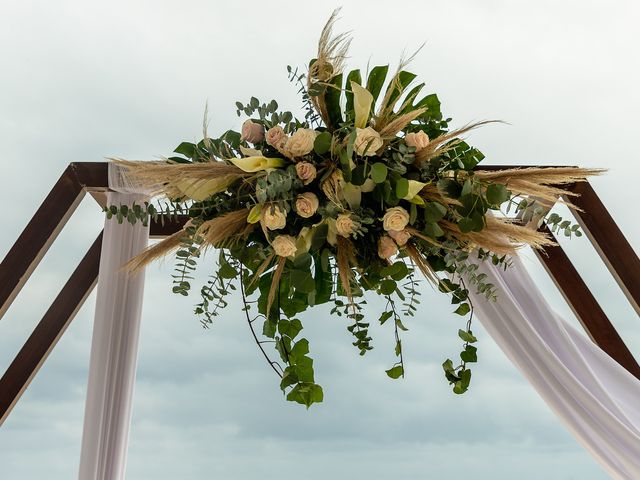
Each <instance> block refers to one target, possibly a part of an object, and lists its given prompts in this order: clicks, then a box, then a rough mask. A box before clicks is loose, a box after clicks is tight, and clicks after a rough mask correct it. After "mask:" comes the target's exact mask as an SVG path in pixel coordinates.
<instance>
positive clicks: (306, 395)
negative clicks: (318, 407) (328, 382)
mask: <svg viewBox="0 0 640 480" xmlns="http://www.w3.org/2000/svg"><path fill="white" fill-rule="evenodd" d="M323 398H324V394H323V392H322V387H321V386H320V385H317V384H315V383H298V384H297V385H296V386H295V387H293V389H292V390H291V391H290V392H289V394H288V395H287V400H289V401H290V402H297V403H301V404H302V405H305V406H306V407H307V408H309V407H310V406H311V405H313V404H314V403H319V402H322V400H323Z"/></svg>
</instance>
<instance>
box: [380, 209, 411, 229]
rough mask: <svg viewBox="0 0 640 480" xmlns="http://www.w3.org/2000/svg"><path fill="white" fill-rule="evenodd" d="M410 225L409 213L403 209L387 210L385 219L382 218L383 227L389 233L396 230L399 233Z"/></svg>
mask: <svg viewBox="0 0 640 480" xmlns="http://www.w3.org/2000/svg"><path fill="white" fill-rule="evenodd" d="M408 223H409V213H408V212H407V211H406V210H405V209H404V208H402V207H392V208H387V211H386V213H385V214H384V217H382V227H383V228H384V229H385V230H386V231H387V232H388V231H390V230H395V231H396V232H399V231H400V230H404V227H406V226H407V224H408Z"/></svg>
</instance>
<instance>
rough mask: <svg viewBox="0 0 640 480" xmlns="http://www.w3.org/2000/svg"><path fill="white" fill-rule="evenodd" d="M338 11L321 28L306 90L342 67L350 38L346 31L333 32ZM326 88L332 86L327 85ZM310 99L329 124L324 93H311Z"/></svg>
mask: <svg viewBox="0 0 640 480" xmlns="http://www.w3.org/2000/svg"><path fill="white" fill-rule="evenodd" d="M339 13H340V9H339V8H337V9H335V10H334V11H333V13H332V14H331V17H329V20H328V21H327V23H326V24H325V26H324V28H323V29H322V33H321V34H320V39H319V40H318V55H317V57H316V60H315V62H313V65H311V66H310V67H309V74H308V75H307V90H309V89H311V87H312V86H313V85H314V84H316V83H320V84H325V85H326V84H327V83H328V82H329V81H330V80H331V79H332V78H333V77H335V76H336V75H338V74H340V72H342V70H343V68H344V61H345V59H346V58H347V53H348V51H349V46H350V44H351V38H350V37H349V33H348V32H345V33H340V34H338V35H334V33H333V26H334V24H335V23H336V21H337V20H338V14H339ZM327 88H332V87H331V86H327ZM310 100H311V103H312V104H313V106H314V107H315V109H316V110H317V111H318V113H319V114H320V117H321V118H322V120H323V121H324V123H325V125H329V114H328V112H327V106H326V104H325V101H324V95H312V96H310Z"/></svg>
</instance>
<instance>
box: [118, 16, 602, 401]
mask: <svg viewBox="0 0 640 480" xmlns="http://www.w3.org/2000/svg"><path fill="white" fill-rule="evenodd" d="M335 20H336V12H334V14H333V15H332V16H331V18H330V20H329V22H328V23H327V25H326V26H325V28H324V30H323V31H322V34H321V37H320V41H319V46H318V53H317V56H316V58H314V59H313V60H311V62H310V63H309V67H308V71H307V72H306V73H300V72H299V71H298V70H297V69H292V68H291V67H288V73H289V79H290V81H291V82H293V83H294V84H296V85H297V87H298V88H299V93H300V94H301V96H302V101H303V104H304V108H305V116H304V118H303V119H298V118H296V117H295V116H294V115H293V114H292V113H291V112H288V111H284V112H283V111H280V110H279V107H278V104H277V102H275V101H271V102H270V103H261V102H260V101H259V100H258V99H256V98H251V100H250V101H249V103H248V104H243V103H242V102H237V103H236V107H237V113H238V115H239V116H240V115H246V116H247V117H249V119H248V120H246V121H245V122H244V123H243V124H242V131H241V132H235V131H231V130H229V131H227V132H225V133H224V134H223V135H222V136H220V137H219V138H215V139H214V138H210V137H209V136H208V134H207V131H206V130H207V129H206V121H205V128H204V139H203V140H202V141H200V142H199V143H197V144H194V143H187V142H185V143H181V144H180V145H179V146H178V147H177V148H176V150H175V152H176V153H177V154H178V156H173V157H170V158H168V159H166V160H163V161H154V162H129V161H122V160H117V162H118V163H119V164H120V165H122V166H123V167H124V168H125V169H126V174H127V176H128V177H129V178H130V179H131V180H132V181H137V182H138V183H140V184H142V185H144V186H146V187H147V188H149V189H150V190H151V191H152V193H153V195H154V196H158V197H161V198H163V199H164V200H163V201H162V202H161V203H159V204H155V205H154V204H153V203H145V204H144V205H133V206H116V205H113V206H108V207H107V208H106V209H105V211H106V214H107V216H108V217H116V218H117V219H118V220H119V221H124V220H125V219H126V220H128V221H130V222H132V223H134V222H136V221H143V222H148V221H149V217H152V218H154V220H158V219H160V220H162V219H164V218H167V217H172V216H176V215H181V214H182V215H187V216H188V221H187V222H186V224H185V226H184V228H183V229H182V230H181V231H179V232H178V233H176V234H174V235H172V236H170V237H168V238H166V239H164V240H163V241H161V242H160V243H157V244H155V245H153V246H151V247H150V248H148V249H147V250H146V251H145V252H143V253H142V254H141V255H139V256H138V257H136V258H134V259H132V260H131V261H130V262H129V264H128V268H129V269H131V270H133V271H135V270H137V269H139V268H142V267H144V266H145V265H147V264H148V263H149V262H151V261H153V260H155V259H157V258H160V257H163V256H165V255H166V254H168V253H170V252H175V256H176V259H177V263H176V272H175V274H174V275H173V292H175V293H177V294H180V295H188V293H189V292H190V290H191V283H190V281H191V280H192V279H193V275H192V274H193V271H194V270H195V269H196V266H197V261H198V258H199V257H200V256H201V255H202V253H203V252H204V251H205V250H206V249H208V248H215V249H217V251H218V263H217V267H216V269H215V271H214V272H213V273H212V275H211V277H210V279H209V281H208V282H207V284H206V285H204V286H202V288H201V289H200V292H199V293H200V297H201V298H200V301H199V303H198V304H197V305H196V307H195V314H196V315H198V316H199V317H200V318H201V320H202V322H203V325H205V326H208V325H209V324H211V323H212V322H213V319H214V318H215V317H216V316H218V315H219V314H220V311H221V309H223V308H224V307H225V306H227V300H226V297H227V295H228V294H229V293H230V292H233V291H238V290H239V293H240V294H241V298H242V301H243V304H244V307H243V311H244V316H245V317H246V320H247V322H248V324H249V326H250V327H251V332H252V334H253V337H254V339H255V341H256V344H257V345H258V347H259V348H260V350H261V352H262V354H263V355H264V356H265V358H266V359H267V362H268V363H269V365H270V366H271V367H272V368H273V370H274V371H275V372H276V374H277V375H278V376H279V377H280V388H281V389H282V390H283V392H285V393H286V398H287V399H288V400H291V401H295V402H298V403H301V404H304V405H306V406H307V407H309V406H310V405H311V404H313V403H315V402H320V401H322V399H323V391H322V388H321V387H320V385H318V384H317V383H316V380H315V377H314V370H313V360H312V359H311V357H310V356H309V342H308V341H307V339H305V338H301V336H300V332H301V330H302V328H303V325H302V323H301V321H300V320H299V319H298V318H297V315H298V314H300V313H301V312H303V311H305V310H307V309H308V308H310V307H314V306H316V305H321V304H325V303H332V304H333V308H332V310H331V312H332V314H335V315H338V316H342V317H344V318H346V320H347V321H348V325H347V329H348V331H349V332H350V333H351V334H352V335H353V345H354V346H355V347H356V349H357V350H358V351H359V353H360V354H361V355H364V354H365V353H366V352H367V351H369V350H371V349H372V348H373V345H372V338H371V336H370V333H369V325H370V320H369V319H370V318H371V317H370V316H369V315H370V314H368V313H365V306H366V301H365V297H364V294H365V292H372V293H373V294H375V295H379V296H381V297H383V298H384V299H385V300H386V308H385V310H384V311H383V312H379V314H376V317H377V321H378V322H379V323H380V324H390V325H391V329H392V330H393V335H394V336H395V340H396V342H395V345H396V346H395V352H394V353H395V360H394V362H393V364H392V365H391V366H390V368H389V369H388V370H387V371H386V373H387V375H388V376H389V377H391V378H394V379H396V378H399V377H402V376H404V371H405V365H404V359H403V354H402V341H401V332H403V331H405V330H407V329H406V327H405V325H404V323H403V320H402V317H413V316H414V315H416V314H418V313H419V312H420V310H419V308H420V307H419V304H420V300H419V297H420V291H419V286H418V283H419V281H420V279H419V276H422V277H424V278H426V279H427V280H429V281H431V282H433V283H434V284H435V285H437V286H438V288H439V289H440V291H442V292H443V293H445V294H447V295H450V297H451V302H452V304H454V305H455V307H454V308H455V313H456V314H458V315H461V316H464V317H466V318H467V322H466V324H465V325H464V326H463V328H460V329H459V331H458V335H459V337H460V340H461V343H462V351H461V352H460V355H459V357H460V360H459V361H457V362H454V361H453V360H450V359H448V360H446V361H445V362H444V364H443V369H444V374H445V377H446V379H447V380H448V381H449V382H450V383H451V384H452V385H453V391H454V392H455V393H457V394H461V393H464V392H465V391H467V389H468V388H469V385H470V380H471V369H470V364H471V363H473V362H476V361H477V350H476V347H475V346H474V343H475V342H476V338H475V337H474V335H473V332H472V329H471V319H472V315H473V305H472V304H471V302H470V300H469V296H468V294H469V289H470V288H474V289H476V290H477V291H478V292H480V293H482V294H484V295H485V296H486V298H487V300H488V301H495V300H496V298H497V292H496V289H495V287H494V285H492V284H491V283H488V282H487V279H486V276H485V275H484V274H480V273H478V263H479V262H483V261H491V262H493V263H494V264H496V265H502V266H504V267H505V268H507V267H508V265H509V255H510V254H513V253H514V252H515V250H516V249H517V248H519V247H520V246H523V245H529V246H532V247H534V248H542V247H544V246H547V245H550V244H552V241H551V240H550V239H549V238H547V236H546V235H545V234H544V233H541V232H539V231H538V230H537V228H536V227H537V226H539V225H541V224H542V222H546V223H547V224H550V225H551V226H552V227H553V228H554V229H555V230H557V229H561V230H562V231H564V233H565V235H567V236H571V235H573V234H575V235H577V236H580V235H581V232H580V230H579V228H578V226H577V225H572V224H571V223H570V222H569V221H567V220H563V219H561V218H560V217H559V216H558V215H556V214H551V215H548V214H547V213H546V212H547V209H546V208H545V207H546V206H548V205H550V204H553V203H555V201H556V200H557V199H558V197H559V196H560V195H563V196H566V195H570V193H569V192H567V191H565V190H563V189H562V187H561V185H562V184H566V183H569V182H574V181H580V180H584V179H585V177H586V176H588V175H592V174H596V173H598V171H596V170H586V169H580V168H528V169H510V170H501V171H500V170H495V171H491V170H490V171H486V170H484V171H483V170H482V169H480V168H478V164H479V162H480V161H481V160H482V159H483V158H484V155H483V154H482V153H481V152H480V151H478V150H477V149H476V148H474V147H472V146H470V145H468V144H467V143H466V142H465V141H463V140H462V139H461V135H463V134H464V133H466V132H468V131H469V130H471V129H473V128H476V127H478V126H480V125H482V124H484V123H487V122H480V123H475V124H470V125H467V126H464V127H462V128H459V129H455V130H450V129H449V123H450V119H445V118H443V115H442V113H441V111H440V102H439V100H438V97H437V96H436V95H435V94H430V95H426V96H421V92H422V89H423V87H424V83H420V84H417V85H415V86H414V85H413V84H414V80H415V78H416V75H414V74H413V73H410V72H408V71H406V70H405V67H406V65H407V63H408V62H401V63H400V66H399V68H398V69H397V70H396V71H395V72H394V73H391V74H390V72H389V67H388V65H387V66H376V67H374V68H372V69H371V70H370V71H369V72H368V73H367V74H366V75H363V74H362V73H361V71H360V70H357V69H356V70H351V71H349V72H346V71H345V69H344V63H345V57H346V53H347V48H348V46H349V42H350V39H349V37H348V36H347V35H346V34H341V35H333V33H332V26H333V24H334V22H335ZM205 118H206V115H205ZM511 207H513V208H514V209H515V210H514V211H515V212H516V213H518V216H517V219H514V218H513V217H511V218H510V217H508V216H507V215H503V214H501V213H500V212H501V208H506V210H507V211H508V210H509V209H510V208H511ZM503 213H504V212H503ZM257 320H261V322H260V323H261V324H262V326H261V334H262V336H263V337H264V338H263V339H262V340H261V339H260V336H259V333H258V332H257V331H256V328H255V327H256V325H259V323H257ZM269 344H273V345H274V346H275V350H274V351H273V355H277V356H278V357H279V361H276V360H273V359H272V355H271V354H270V352H269V351H268V350H270V349H267V348H266V347H265V346H266V345H269Z"/></svg>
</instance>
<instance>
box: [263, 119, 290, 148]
mask: <svg viewBox="0 0 640 480" xmlns="http://www.w3.org/2000/svg"><path fill="white" fill-rule="evenodd" d="M288 138H289V137H288V136H287V134H286V133H284V130H283V128H282V127H281V126H279V125H276V126H275V127H271V128H270V129H269V130H267V134H266V135H265V139H266V141H267V143H268V144H269V145H271V146H272V147H273V148H276V149H278V150H280V149H281V148H283V147H284V144H285V143H286V142H287V139H288Z"/></svg>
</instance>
